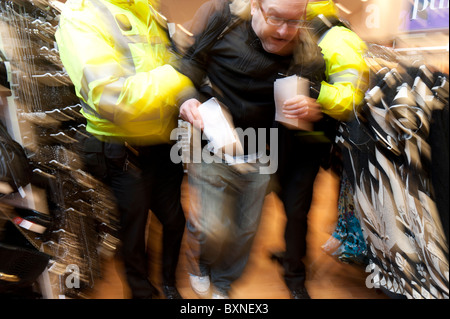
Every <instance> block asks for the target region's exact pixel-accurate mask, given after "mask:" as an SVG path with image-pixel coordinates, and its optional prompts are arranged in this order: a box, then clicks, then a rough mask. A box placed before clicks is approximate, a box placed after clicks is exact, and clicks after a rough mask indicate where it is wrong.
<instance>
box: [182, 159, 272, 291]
mask: <svg viewBox="0 0 450 319" xmlns="http://www.w3.org/2000/svg"><path fill="white" fill-rule="evenodd" d="M248 165H251V167H252V169H253V170H252V171H250V172H242V171H239V170H238V169H237V168H236V167H234V166H229V165H227V164H225V163H210V164H207V163H204V162H202V163H198V164H190V166H189V168H188V173H189V196H190V205H191V207H190V213H189V217H188V222H187V243H188V245H189V248H190V249H188V251H187V257H188V262H189V267H190V269H189V271H190V272H191V273H193V274H195V275H203V276H205V275H210V276H211V282H212V283H213V284H214V286H215V287H216V288H217V289H218V290H221V291H223V292H227V291H228V290H229V289H230V285H231V284H232V283H233V282H234V281H235V280H236V279H238V278H239V277H240V276H241V274H242V272H243V270H244V268H245V266H246V264H247V261H248V258H249V255H250V250H251V246H252V243H253V240H254V238H255V235H256V232H257V229H258V225H259V222H260V219H261V211H262V207H263V203H264V198H265V195H266V192H267V186H268V184H269V179H270V176H269V175H264V174H260V172H259V167H261V164H258V163H255V164H248Z"/></svg>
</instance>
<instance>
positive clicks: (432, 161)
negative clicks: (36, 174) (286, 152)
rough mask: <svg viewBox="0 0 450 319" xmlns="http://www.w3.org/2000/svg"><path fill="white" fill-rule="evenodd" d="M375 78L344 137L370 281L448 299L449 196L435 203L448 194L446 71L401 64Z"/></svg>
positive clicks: (400, 292)
mask: <svg viewBox="0 0 450 319" xmlns="http://www.w3.org/2000/svg"><path fill="white" fill-rule="evenodd" d="M374 76H375V79H374V80H375V82H373V83H377V84H376V85H374V86H373V88H372V89H371V90H370V91H369V92H368V93H367V94H366V98H365V103H364V105H363V107H362V108H361V110H360V111H359V112H358V116H357V118H356V119H355V120H354V121H352V122H350V123H348V124H347V125H346V127H343V129H342V131H341V133H342V136H341V139H340V141H341V142H342V144H343V145H345V146H346V147H345V148H344V165H345V169H346V172H347V174H348V176H349V178H350V180H351V182H352V187H353V189H354V202H355V206H356V207H355V209H356V211H357V216H358V218H359V220H360V223H361V227H362V229H363V234H364V236H365V240H366V244H367V249H368V257H369V265H368V266H367V268H366V272H368V273H369V274H368V277H367V280H366V284H367V286H368V287H369V288H381V289H382V290H384V291H385V292H386V293H388V294H389V295H391V296H393V297H395V298H397V297H402V298H405V297H406V298H414V299H418V298H426V299H428V298H430V299H432V298H439V299H448V296H449V264H448V225H445V224H443V222H442V221H447V224H448V213H449V209H448V198H447V201H446V203H447V206H445V202H444V201H439V202H437V201H436V199H439V198H443V197H444V195H443V193H444V192H445V193H446V194H447V195H446V196H445V197H448V164H449V163H448V147H449V143H448V76H447V75H444V74H442V73H439V72H432V71H430V69H429V68H427V67H426V66H425V65H422V66H420V67H404V66H402V65H400V64H399V66H398V68H395V69H389V68H384V69H381V70H379V71H378V73H377V74H375V75H374ZM445 110H446V114H447V118H446V119H443V120H441V121H440V122H438V121H435V120H432V119H434V118H435V114H436V113H437V112H438V114H440V113H442V112H444V113H445ZM437 130H438V132H439V134H436V133H437V132H436V131H437ZM431 135H432V136H433V137H436V139H435V140H432V141H430V139H429V138H430V136H431ZM439 138H440V140H438V139H439ZM435 145H439V146H440V149H439V152H437V149H434V147H435ZM443 145H444V146H443ZM442 160H443V161H444V163H442ZM445 161H446V162H445ZM437 167H441V171H440V172H437V171H436V168H437ZM435 185H436V186H435ZM437 185H441V186H442V185H447V187H446V188H444V189H442V187H437ZM443 204H444V205H443Z"/></svg>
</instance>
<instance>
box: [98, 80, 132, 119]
mask: <svg viewBox="0 0 450 319" xmlns="http://www.w3.org/2000/svg"><path fill="white" fill-rule="evenodd" d="M125 81H126V79H125V78H120V79H119V80H117V81H115V82H112V83H109V84H108V85H105V87H104V89H103V93H102V97H101V98H100V102H99V103H98V113H100V115H101V117H102V118H104V119H107V120H109V121H111V122H115V119H114V113H115V112H114V110H115V108H116V107H117V101H118V99H119V97H120V93H121V92H122V89H123V86H124V84H125Z"/></svg>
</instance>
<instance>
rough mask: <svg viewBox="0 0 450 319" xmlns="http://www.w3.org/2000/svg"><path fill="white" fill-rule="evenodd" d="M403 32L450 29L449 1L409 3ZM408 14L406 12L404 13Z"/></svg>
mask: <svg viewBox="0 0 450 319" xmlns="http://www.w3.org/2000/svg"><path fill="white" fill-rule="evenodd" d="M406 10H407V14H406V16H404V23H403V25H402V26H401V27H400V29H401V30H402V31H426V30H436V29H448V28H449V20H448V19H449V14H448V13H449V0H414V2H413V3H411V1H407V4H406ZM404 13H406V12H404Z"/></svg>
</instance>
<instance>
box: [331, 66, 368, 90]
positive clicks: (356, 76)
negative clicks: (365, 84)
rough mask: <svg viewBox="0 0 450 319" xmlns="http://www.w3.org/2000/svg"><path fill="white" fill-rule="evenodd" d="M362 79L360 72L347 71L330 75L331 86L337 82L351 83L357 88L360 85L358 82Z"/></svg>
mask: <svg viewBox="0 0 450 319" xmlns="http://www.w3.org/2000/svg"><path fill="white" fill-rule="evenodd" d="M361 78H362V76H361V75H360V73H359V72H358V70H355V69H347V70H344V71H341V72H337V73H334V74H330V75H329V80H330V83H331V84H334V83H336V82H351V83H352V84H353V85H354V86H355V87H356V86H357V85H358V81H359V80H360V79H361Z"/></svg>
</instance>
